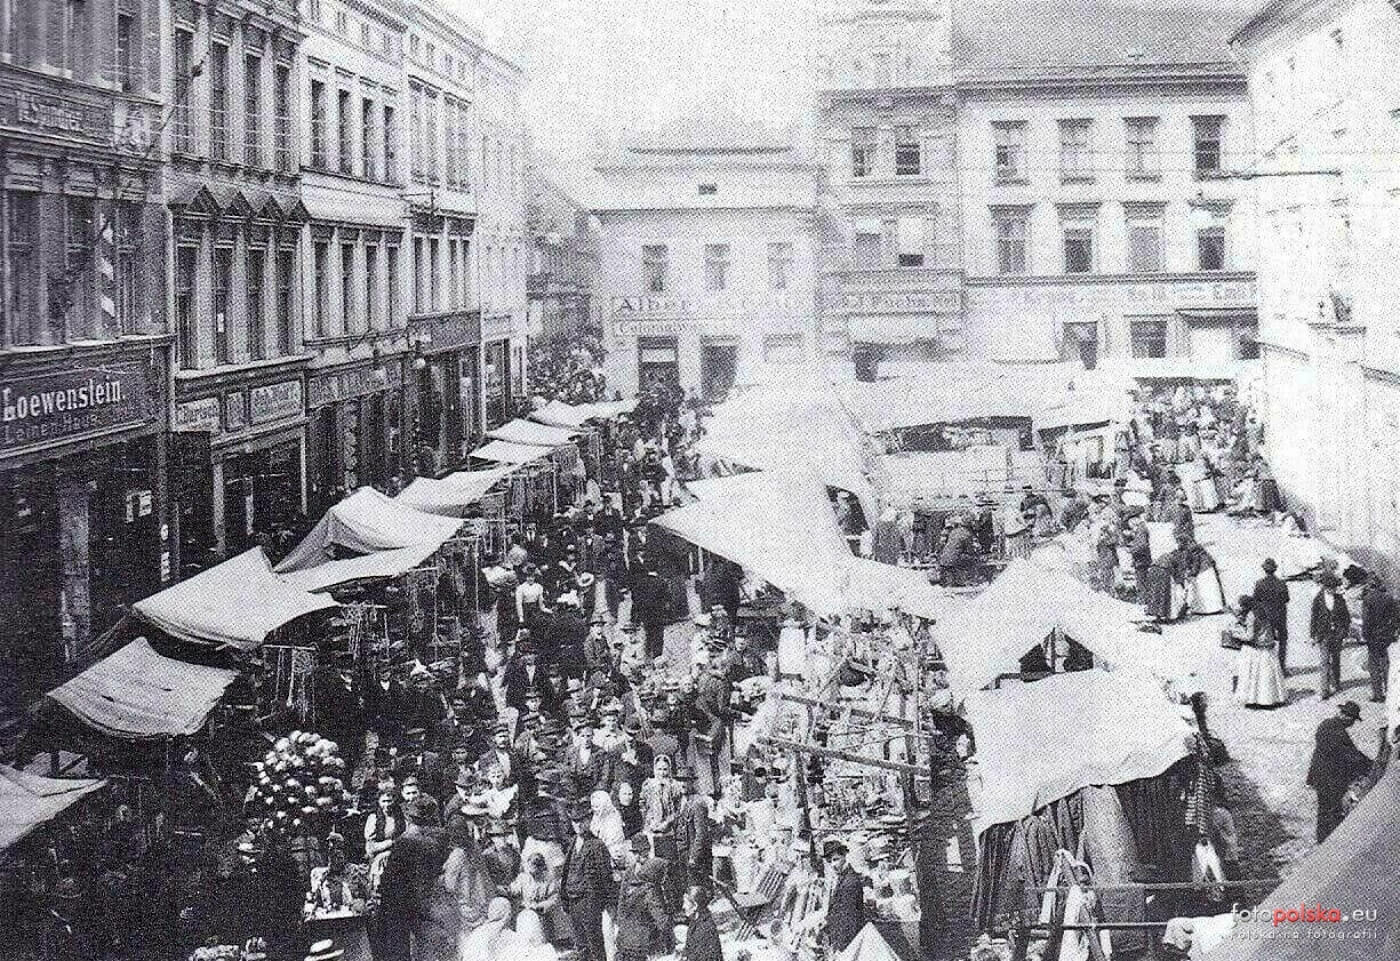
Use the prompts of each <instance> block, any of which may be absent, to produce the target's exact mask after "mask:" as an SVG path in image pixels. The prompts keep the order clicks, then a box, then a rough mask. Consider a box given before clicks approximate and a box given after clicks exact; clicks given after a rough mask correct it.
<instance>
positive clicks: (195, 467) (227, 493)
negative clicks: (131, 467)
mask: <svg viewBox="0 0 1400 961" xmlns="http://www.w3.org/2000/svg"><path fill="white" fill-rule="evenodd" d="M305 363H306V362H305V361H304V360H302V359H298V360H296V361H293V362H291V363H286V364H277V365H274V366H272V367H270V368H258V369H256V370H241V371H236V372H233V373H227V374H220V375H215V376H201V377H198V378H191V379H188V380H179V381H177V383H176V391H175V396H176V401H175V411H174V415H173V417H172V421H171V425H170V426H171V432H172V435H173V440H172V451H171V458H172V468H171V477H172V484H173V487H174V491H175V500H176V502H177V505H178V506H177V511H176V527H177V534H178V537H177V542H178V544H179V562H180V565H181V573H182V575H188V574H191V573H194V572H195V571H198V570H202V569H204V568H205V567H208V566H209V564H210V562H211V561H214V560H215V559H218V558H223V557H229V556H232V555H233V554H237V553H240V552H241V551H244V550H246V549H248V548H249V547H252V546H254V545H256V544H257V543H258V542H259V539H260V538H262V537H264V536H272V535H275V534H276V533H277V532H278V531H280V530H282V529H285V528H287V527H295V526H296V524H297V523H298V522H299V521H300V520H301V517H302V515H304V513H305V508H306V498H305V481H306V479H305V468H304V464H305V460H306V409H305V401H304V393H303V381H302V376H303V375H302V371H303V368H304V366H305Z"/></svg>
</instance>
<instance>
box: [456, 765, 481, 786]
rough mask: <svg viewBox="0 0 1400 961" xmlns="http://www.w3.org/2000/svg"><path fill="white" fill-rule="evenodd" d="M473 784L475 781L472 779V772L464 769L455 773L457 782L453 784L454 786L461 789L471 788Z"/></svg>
mask: <svg viewBox="0 0 1400 961" xmlns="http://www.w3.org/2000/svg"><path fill="white" fill-rule="evenodd" d="M475 783H476V781H475V779H473V778H472V772H471V771H469V770H467V769H466V768H461V769H459V770H458V771H457V780H456V781H454V782H453V784H454V785H455V786H457V787H462V788H467V787H472V786H473V785H474V784H475Z"/></svg>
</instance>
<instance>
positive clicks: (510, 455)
mask: <svg viewBox="0 0 1400 961" xmlns="http://www.w3.org/2000/svg"><path fill="white" fill-rule="evenodd" d="M552 450H553V448H552V447H540V446H538V445H536V444H514V443H511V442H510V441H507V440H493V441H488V442H487V443H485V444H483V445H482V446H480V447H478V448H477V449H476V450H474V451H472V453H471V456H473V457H479V458H480V459H482V460H493V461H496V462H497V463H499V464H528V463H530V462H531V461H537V460H540V459H542V458H545V457H548V456H549V455H550V452H551V451H552Z"/></svg>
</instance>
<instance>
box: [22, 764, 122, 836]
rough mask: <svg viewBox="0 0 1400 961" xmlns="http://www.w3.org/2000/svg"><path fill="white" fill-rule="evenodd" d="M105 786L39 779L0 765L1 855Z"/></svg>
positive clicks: (80, 780)
mask: <svg viewBox="0 0 1400 961" xmlns="http://www.w3.org/2000/svg"><path fill="white" fill-rule="evenodd" d="M106 783H107V782H106V781H105V780H102V779H94V778H52V777H40V776H39V775H37V774H30V773H28V772H27V771H18V770H16V769H14V768H12V767H6V766H4V765H0V851H4V850H6V849H8V848H9V847H10V846H11V845H13V844H14V843H15V842H17V841H19V840H21V839H22V838H23V837H24V836H25V835H27V834H28V833H29V832H31V831H33V830H34V829H35V828H37V827H39V826H40V825H41V824H47V823H48V822H50V821H52V820H53V819H54V818H56V817H58V816H59V815H60V814H62V813H63V812H64V811H65V810H67V809H68V808H69V807H71V806H72V805H73V804H76V803H77V802H78V801H80V800H82V799H83V798H85V797H87V796H88V795H89V794H91V793H92V792H93V791H96V790H99V789H100V788H102V787H103V786H105V785H106Z"/></svg>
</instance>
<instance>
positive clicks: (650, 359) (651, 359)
mask: <svg viewBox="0 0 1400 961" xmlns="http://www.w3.org/2000/svg"><path fill="white" fill-rule="evenodd" d="M637 368H638V372H639V377H638V380H639V386H640V387H641V388H642V389H645V388H647V387H649V386H651V385H652V384H657V383H672V384H674V383H679V382H680V355H679V350H678V349H677V347H676V338H674V337H642V338H639V339H638V340H637Z"/></svg>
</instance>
